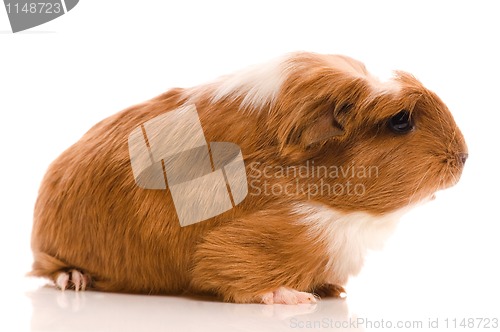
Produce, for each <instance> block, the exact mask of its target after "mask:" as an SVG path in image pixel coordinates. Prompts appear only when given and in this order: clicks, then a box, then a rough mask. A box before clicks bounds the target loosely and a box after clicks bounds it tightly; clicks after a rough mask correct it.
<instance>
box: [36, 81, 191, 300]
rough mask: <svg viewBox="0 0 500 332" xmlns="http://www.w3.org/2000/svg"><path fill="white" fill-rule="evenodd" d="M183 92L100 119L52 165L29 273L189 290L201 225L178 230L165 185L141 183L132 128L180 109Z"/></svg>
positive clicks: (113, 285)
mask: <svg viewBox="0 0 500 332" xmlns="http://www.w3.org/2000/svg"><path fill="white" fill-rule="evenodd" d="M181 91H182V90H180V89H174V90H171V91H169V92H167V93H165V94H163V95H161V96H159V97H157V98H155V99H153V100H151V101H149V102H146V103H144V104H141V105H138V106H134V107H132V108H129V109H127V110H124V111H123V112H120V113H118V114H116V115H114V116H111V117H109V118H107V119H105V120H103V121H102V122H100V123H98V124H97V125H95V126H94V127H93V128H92V129H90V130H89V131H88V132H87V133H86V134H85V135H84V136H83V137H82V138H81V139H80V141H78V142H77V143H75V144H74V145H73V146H71V147H70V148H69V149H67V150H66V151H65V152H64V153H63V154H61V156H59V157H58V158H57V159H56V160H55V161H54V162H53V163H52V164H51V165H50V167H49V169H48V171H47V173H46V175H45V177H44V179H43V181H42V184H41V187H40V190H39V196H38V199H37V202H36V205H35V213H34V224H33V232H32V249H33V252H34V263H33V271H32V272H31V274H32V275H35V276H43V277H49V278H51V279H53V280H55V279H56V278H57V275H58V274H60V273H61V272H69V271H71V270H73V269H77V270H78V271H82V273H85V274H86V275H88V276H90V278H91V280H92V286H93V287H94V288H96V289H98V290H103V291H121V292H148V293H175V292H178V291H180V290H181V289H183V288H185V286H186V285H185V283H186V282H187V278H186V277H185V276H186V274H187V273H188V269H189V266H188V257H189V255H191V250H192V248H193V247H194V245H193V243H194V242H195V241H197V238H198V237H199V228H197V227H192V228H190V229H183V230H182V231H181V228H180V226H179V223H178V220H177V217H176V213H175V208H174V205H173V203H172V199H171V197H170V194H169V192H168V190H144V189H141V188H139V187H138V186H136V184H135V181H134V176H133V174H132V169H131V166H130V156H129V150H128V135H129V134H130V132H131V131H132V130H133V129H134V128H136V127H137V126H138V125H140V124H141V123H143V122H145V121H147V120H149V119H150V118H153V117H155V116H157V115H158V114H161V113H163V112H166V111H168V110H170V109H173V108H175V107H178V106H179V105H180V104H181V103H182V100H181V97H180V94H181Z"/></svg>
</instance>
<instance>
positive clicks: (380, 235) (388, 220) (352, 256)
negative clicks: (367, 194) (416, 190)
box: [294, 203, 409, 285]
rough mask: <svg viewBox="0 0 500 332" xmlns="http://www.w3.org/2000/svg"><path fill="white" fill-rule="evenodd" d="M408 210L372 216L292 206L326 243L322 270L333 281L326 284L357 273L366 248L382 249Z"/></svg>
mask: <svg viewBox="0 0 500 332" xmlns="http://www.w3.org/2000/svg"><path fill="white" fill-rule="evenodd" d="M408 209H409V208H403V209H400V210H398V211H395V212H392V213H388V214H386V215H383V216H374V215H371V214H368V213H364V212H353V213H342V212H339V211H337V210H335V209H332V208H330V207H328V206H326V205H323V204H320V203H302V204H297V205H296V206H295V209H294V212H295V213H297V214H298V215H301V216H302V218H299V222H300V223H305V224H307V225H309V226H310V234H311V237H313V238H314V239H316V240H317V241H325V242H326V243H327V247H328V249H327V250H328V253H327V254H328V256H329V260H328V263H327V265H326V266H325V269H326V270H327V271H328V272H331V278H332V280H328V282H330V283H333V284H340V285H342V284H345V282H346V281H347V278H348V277H349V276H351V275H356V274H357V273H359V271H360V270H361V267H362V265H363V262H364V257H365V255H366V253H367V251H368V250H369V249H380V248H381V247H382V246H383V244H384V242H385V240H386V239H387V238H388V237H389V236H390V235H391V234H392V232H393V231H394V229H395V227H396V225H397V222H398V221H399V218H400V217H401V216H402V215H403V214H404V213H405V212H406V211H407V210H408Z"/></svg>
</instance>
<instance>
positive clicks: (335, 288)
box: [314, 284, 347, 299]
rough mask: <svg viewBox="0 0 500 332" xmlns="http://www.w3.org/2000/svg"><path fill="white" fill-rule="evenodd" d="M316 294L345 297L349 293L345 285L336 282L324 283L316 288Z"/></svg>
mask: <svg viewBox="0 0 500 332" xmlns="http://www.w3.org/2000/svg"><path fill="white" fill-rule="evenodd" d="M314 294H315V295H318V296H319V297H320V298H322V297H335V298H341V299H343V298H345V297H346V296H347V293H346V291H345V289H344V287H342V286H339V285H335V284H323V285H321V286H319V287H316V288H315V289H314Z"/></svg>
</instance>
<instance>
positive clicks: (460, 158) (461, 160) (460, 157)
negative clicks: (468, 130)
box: [457, 152, 469, 166]
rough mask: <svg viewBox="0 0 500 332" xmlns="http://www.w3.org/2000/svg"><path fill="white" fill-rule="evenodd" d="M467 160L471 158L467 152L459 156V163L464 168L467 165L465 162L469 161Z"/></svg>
mask: <svg viewBox="0 0 500 332" xmlns="http://www.w3.org/2000/svg"><path fill="white" fill-rule="evenodd" d="M467 158H469V154H468V153H466V152H460V153H458V155H457V159H458V162H459V163H460V164H461V165H462V166H463V165H465V162H466V161H467Z"/></svg>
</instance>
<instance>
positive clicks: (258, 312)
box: [27, 287, 362, 331]
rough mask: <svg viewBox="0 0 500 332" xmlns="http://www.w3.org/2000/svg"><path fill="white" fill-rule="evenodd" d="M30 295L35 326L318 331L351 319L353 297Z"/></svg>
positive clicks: (36, 328)
mask: <svg viewBox="0 0 500 332" xmlns="http://www.w3.org/2000/svg"><path fill="white" fill-rule="evenodd" d="M27 295H28V297H29V298H30V299H31V302H32V305H33V314H32V318H31V330H32V331H291V330H297V329H300V330H304V329H305V330H307V331H315V330H325V327H326V325H328V324H331V325H332V326H333V324H334V323H333V322H334V321H348V320H349V311H348V308H347V302H346V301H345V300H340V299H325V300H321V301H319V303H317V304H302V305H291V306H290V305H263V304H233V303H221V302H217V301H211V300H210V299H201V298H196V299H195V298H185V297H170V296H148V295H128V294H114V293H99V292H92V291H87V292H79V293H76V292H73V291H65V292H62V291H59V290H56V289H54V288H52V287H41V288H39V289H37V290H34V291H32V292H29V293H28V294H27ZM321 324H322V325H321ZM314 325H315V326H314ZM307 326H313V327H312V328H307ZM345 331H362V330H361V329H345Z"/></svg>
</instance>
